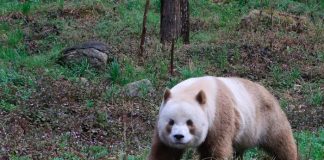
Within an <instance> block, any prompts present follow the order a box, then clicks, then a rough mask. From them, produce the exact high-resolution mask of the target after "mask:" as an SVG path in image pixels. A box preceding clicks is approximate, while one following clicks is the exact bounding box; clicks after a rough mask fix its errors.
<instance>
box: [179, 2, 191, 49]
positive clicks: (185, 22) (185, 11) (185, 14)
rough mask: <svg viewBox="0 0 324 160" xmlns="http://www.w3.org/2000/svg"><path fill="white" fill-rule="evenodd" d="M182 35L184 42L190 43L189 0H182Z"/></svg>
mask: <svg viewBox="0 0 324 160" xmlns="http://www.w3.org/2000/svg"><path fill="white" fill-rule="evenodd" d="M180 7H181V24H182V25H181V35H182V38H183V43H184V44H189V32H190V24H189V0H181V4H180Z"/></svg>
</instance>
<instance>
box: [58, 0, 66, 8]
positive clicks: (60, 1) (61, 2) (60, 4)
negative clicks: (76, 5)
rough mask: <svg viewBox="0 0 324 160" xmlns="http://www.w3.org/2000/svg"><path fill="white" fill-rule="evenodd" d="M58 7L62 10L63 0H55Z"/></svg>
mask: <svg viewBox="0 0 324 160" xmlns="http://www.w3.org/2000/svg"><path fill="white" fill-rule="evenodd" d="M57 3H58V6H59V9H61V10H63V9H64V0H57Z"/></svg>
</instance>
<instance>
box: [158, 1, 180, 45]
mask: <svg viewBox="0 0 324 160" xmlns="http://www.w3.org/2000/svg"><path fill="white" fill-rule="evenodd" d="M160 25H161V26H160V36H161V43H162V44H165V43H166V42H171V41H172V40H173V39H176V38H177V37H178V36H179V35H180V33H181V12H180V0H161V23H160Z"/></svg>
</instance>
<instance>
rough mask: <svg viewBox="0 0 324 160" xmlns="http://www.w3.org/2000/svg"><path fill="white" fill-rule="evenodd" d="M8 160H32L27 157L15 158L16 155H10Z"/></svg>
mask: <svg viewBox="0 0 324 160" xmlns="http://www.w3.org/2000/svg"><path fill="white" fill-rule="evenodd" d="M9 159H10V160H32V159H31V158H30V157H28V156H17V155H11V156H10V158H9Z"/></svg>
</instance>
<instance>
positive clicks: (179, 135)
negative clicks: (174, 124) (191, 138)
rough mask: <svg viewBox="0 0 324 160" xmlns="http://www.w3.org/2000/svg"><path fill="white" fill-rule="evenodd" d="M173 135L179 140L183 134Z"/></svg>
mask: <svg viewBox="0 0 324 160" xmlns="http://www.w3.org/2000/svg"><path fill="white" fill-rule="evenodd" d="M173 137H174V138H175V139H177V140H181V139H182V138H183V137H184V136H183V135H182V134H176V135H174V136H173Z"/></svg>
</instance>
